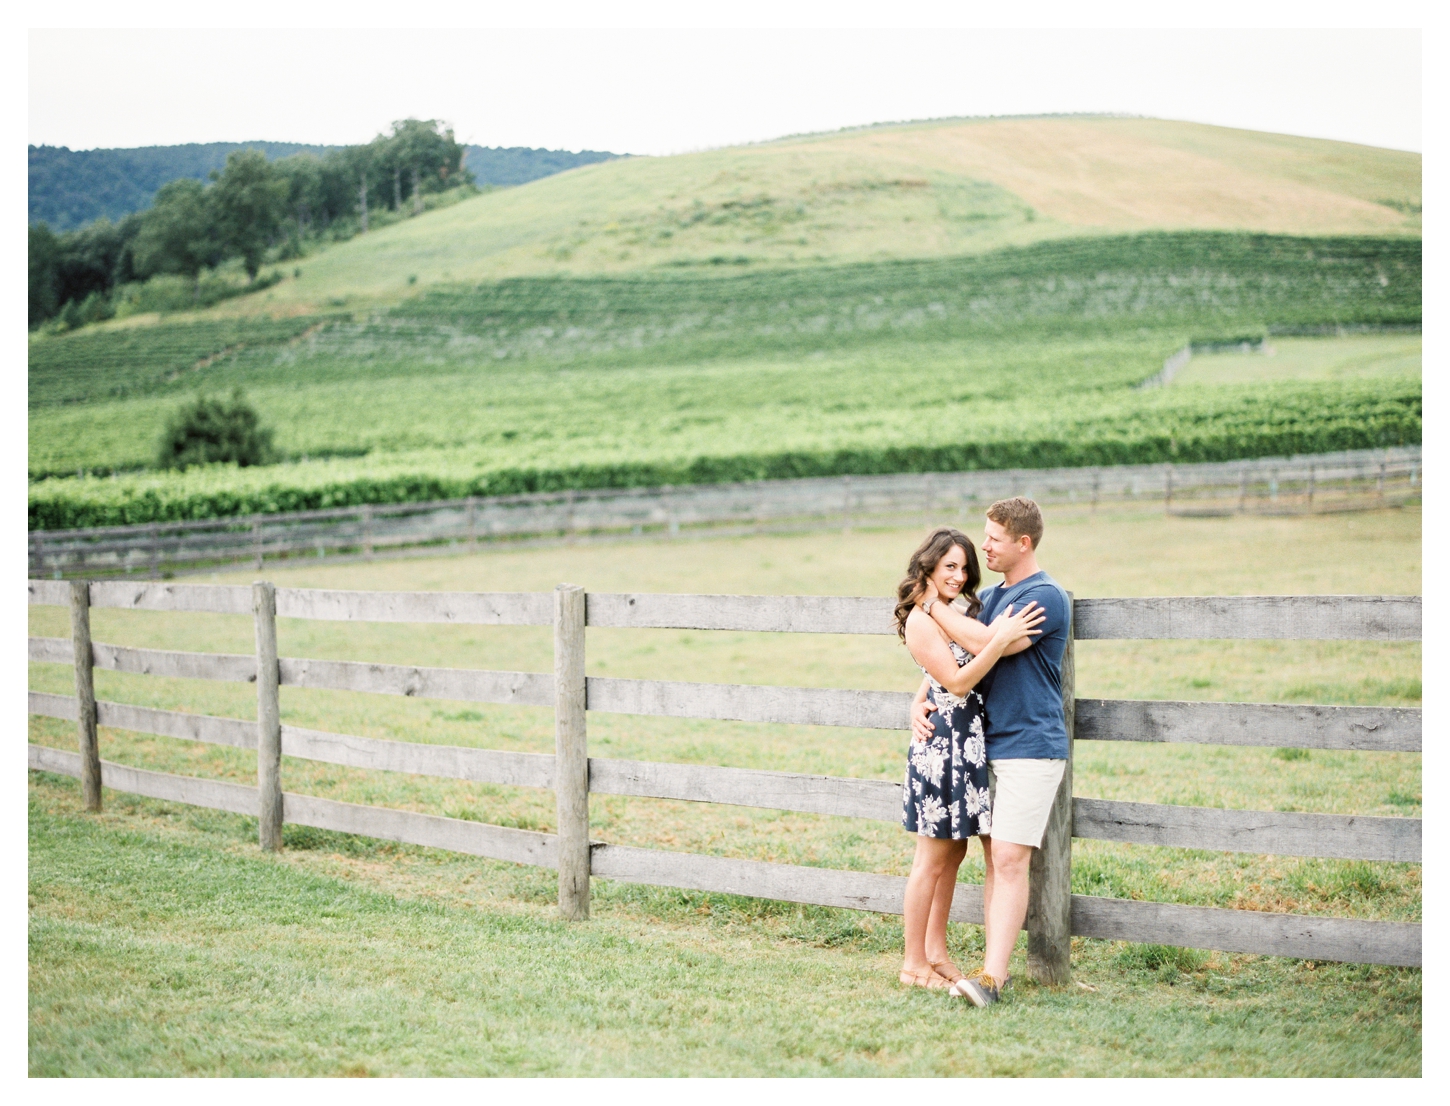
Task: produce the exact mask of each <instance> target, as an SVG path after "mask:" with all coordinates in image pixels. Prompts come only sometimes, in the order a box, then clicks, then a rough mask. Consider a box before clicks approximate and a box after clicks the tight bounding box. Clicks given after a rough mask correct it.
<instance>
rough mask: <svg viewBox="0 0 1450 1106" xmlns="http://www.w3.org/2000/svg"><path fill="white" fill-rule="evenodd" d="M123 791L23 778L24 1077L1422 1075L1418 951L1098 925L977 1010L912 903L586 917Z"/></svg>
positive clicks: (513, 875)
mask: <svg viewBox="0 0 1450 1106" xmlns="http://www.w3.org/2000/svg"><path fill="white" fill-rule="evenodd" d="M107 797H108V800H109V803H110V806H109V809H108V813H106V814H104V815H102V816H100V817H87V816H85V815H82V814H81V813H80V812H79V811H78V810H77V804H76V798H75V786H74V783H73V781H69V780H65V781H62V780H59V779H57V778H56V777H53V776H46V775H44V774H40V773H34V774H32V777H31V815H30V829H31V845H30V902H31V920H30V948H29V963H30V980H31V982H30V996H29V997H30V1033H29V1071H30V1074H31V1075H32V1076H55V1075H72V1076H78V1075H102V1076H117V1075H153V1076H154V1075H193V1076H195V1075H292V1076H299V1075H380V1076H381V1075H514V1076H517V1075H612V1076H622V1075H1240V1076H1242V1075H1281V1076H1282V1075H1320V1076H1323V1075H1418V1074H1419V1072H1420V1035H1419V1034H1420V1017H1421V1015H1420V973H1419V972H1415V971H1407V970H1396V969H1384V968H1364V967H1353V966H1340V965H1316V964H1308V963H1304V962H1297V961H1281V960H1269V959H1257V958H1252V957H1229V956H1222V955H1213V956H1204V955H1202V954H1192V953H1184V952H1181V951H1178V950H1173V951H1171V952H1165V951H1162V950H1155V949H1151V948H1150V949H1147V950H1140V949H1139V948H1138V947H1135V946H1131V945H1127V946H1124V945H1114V944H1110V943H1106V942H1093V941H1082V940H1079V941H1075V942H1074V945H1075V950H1074V951H1075V959H1076V966H1077V978H1078V979H1079V980H1080V981H1081V982H1083V983H1085V984H1086V985H1087V987H1091V988H1093V990H1091V991H1090V990H1087V989H1086V988H1083V987H1073V988H1069V989H1066V990H1063V991H1056V992H1054V991H1050V990H1047V989H1044V988H1040V987H1036V986H1033V985H1032V984H1031V983H1030V982H1027V981H1025V980H1023V981H1022V982H1020V983H1019V984H1017V987H1016V990H1015V991H1009V993H1008V996H1007V998H1006V1000H1005V1001H1004V1002H1003V1003H1002V1005H1001V1006H999V1007H997V1008H995V1009H993V1010H992V1011H990V1012H987V1013H985V1014H983V1013H981V1012H978V1011H975V1010H973V1009H972V1008H970V1007H967V1006H965V1005H964V1004H962V1003H951V1002H949V1000H944V999H942V998H941V997H940V996H939V995H928V994H922V993H912V992H904V991H902V990H901V989H899V988H898V987H897V986H896V985H895V984H894V977H895V960H896V957H897V955H898V953H897V946H898V945H899V941H900V929H899V925H898V924H897V923H896V922H895V921H894V920H892V919H887V918H877V917H871V916H861V915H855V914H851V913H849V912H846V911H835V910H827V909H820V908H801V907H792V906H788V905H785V904H775V903H763V902H760V901H758V900H747V899H739V898H735V897H733V896H727V895H703V894H695V893H679V892H671V891H666V890H659V889H650V888H636V887H630V886H627V885H621V884H612V883H608V882H605V881H598V886H597V889H596V892H595V896H594V910H593V918H592V919H591V920H590V921H589V922H587V923H582V924H573V925H571V924H566V923H562V922H559V921H558V920H557V919H556V917H555V915H554V911H553V908H552V905H551V902H550V900H551V899H552V897H553V886H552V882H553V881H552V878H551V875H550V873H546V872H540V871H537V870H527V869H519V868H516V867H513V866H511V865H505V864H499V863H493V862H489V861H479V860H477V859H475V858H462V857H457V856H450V855H448V854H442V853H438V852H434V851H431V850H424V849H417V848H411V847H406V846H395V845H389V844H386V843H381V842H371V841H365V840H362V839H358V838H347V837H343V836H342V835H336V834H320V833H317V832H315V831H312V832H306V831H304V832H297V831H296V830H295V829H294V830H289V834H288V840H287V844H288V848H287V850H286V851H285V852H284V853H283V854H282V855H281V856H280V857H271V856H264V855H261V854H260V853H259V852H258V851H257V849H256V848H255V846H254V845H253V844H251V843H250V840H249V839H250V838H251V837H252V836H253V834H254V832H255V823H254V822H252V821H251V820H250V819H246V818H240V817H236V816H232V815H221V814H216V813H214V812H210V811H199V810H196V809H193V808H186V807H181V806H177V805H174V804H163V803H157V802H152V801H148V800H138V799H135V798H131V797H127V796H121V795H116V794H114V793H108V795H107ZM974 934H975V931H974V930H971V931H969V930H968V928H967V927H960V931H959V932H956V933H954V934H953V945H954V951H955V953H956V955H957V956H959V957H961V958H962V959H968V958H970V957H971V956H972V955H973V954H976V955H980V949H979V948H978V947H976V946H977V944H978V942H977V941H975V939H974ZM359 953H362V955H359ZM944 1045H945V1046H946V1047H943V1046H944Z"/></svg>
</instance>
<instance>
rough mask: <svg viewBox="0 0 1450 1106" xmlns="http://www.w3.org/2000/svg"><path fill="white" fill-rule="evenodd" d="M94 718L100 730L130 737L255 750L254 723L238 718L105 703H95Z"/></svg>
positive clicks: (255, 727) (101, 700)
mask: <svg viewBox="0 0 1450 1106" xmlns="http://www.w3.org/2000/svg"><path fill="white" fill-rule="evenodd" d="M96 715H97V720H98V721H99V722H100V724H101V725H102V726H110V727H111V728H112V729H117V730H130V731H131V732H132V733H154V734H160V735H161V736H162V737H178V738H181V739H182V740H184V741H204V742H206V743H207V744H209V745H231V746H232V747H234V748H237V749H255V748H256V747H257V723H256V722H247V721H243V720H242V719H240V718H218V717H216V716H214V715H210V714H187V713H185V712H184V711H179V710H158V709H157V708H155V707H137V706H133V705H132V704H130V703H110V702H107V701H106V700H104V699H99V700H97V701H96Z"/></svg>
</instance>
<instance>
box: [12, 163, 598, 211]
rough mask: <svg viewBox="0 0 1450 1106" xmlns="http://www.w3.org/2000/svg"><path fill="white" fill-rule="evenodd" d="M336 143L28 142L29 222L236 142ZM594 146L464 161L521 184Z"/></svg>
mask: <svg viewBox="0 0 1450 1106" xmlns="http://www.w3.org/2000/svg"><path fill="white" fill-rule="evenodd" d="M339 148H340V147H337V146H308V145H305V144H302V143H297V142H207V143H198V142H192V143H188V144H186V145H183V146H140V147H136V148H134V149H105V150H71V149H69V148H67V147H65V146H31V147H29V161H30V166H29V168H30V180H29V184H30V194H29V222H30V223H31V224H35V223H46V224H48V225H49V226H50V228H51V229H52V230H57V231H64V230H74V229H75V228H76V227H79V226H83V225H84V224H86V223H89V222H91V221H92V220H94V219H99V218H102V217H104V218H107V219H110V220H112V221H115V220H118V219H121V218H124V217H125V216H127V215H129V214H131V213H132V212H133V211H143V210H145V209H146V208H148V207H150V206H151V199H152V197H153V196H154V195H155V194H156V190H157V189H158V188H160V187H161V186H162V185H163V184H165V183H166V182H167V181H171V180H177V179H178V178H181V177H193V178H195V179H197V180H205V179H206V176H207V174H208V173H210V172H211V171H212V170H213V169H220V168H221V167H222V166H224V165H225V164H226V161H227V155H228V154H230V153H231V152H233V151H234V150H261V151H262V152H263V153H265V154H266V155H267V157H268V158H269V159H272V158H279V157H288V156H290V155H292V154H296V153H303V152H308V153H314V154H317V155H319V156H320V155H322V154H325V153H326V152H327V151H329V150H334V149H339ZM618 156H620V155H618V154H612V153H608V152H605V151H600V150H581V151H579V152H578V153H571V152H570V151H568V150H545V149H531V148H529V147H525V146H513V147H489V146H470V147H468V156H467V158H466V159H465V161H464V167H465V168H466V169H468V170H469V171H471V172H472V173H473V175H474V177H475V178H476V179H477V181H478V183H479V184H491V185H495V186H500V187H502V186H507V185H514V184H525V183H527V182H528V181H531V180H538V179H539V178H540V177H547V176H551V175H553V174H554V173H559V172H563V171H564V170H565V169H573V168H574V167H576V166H579V165H590V164H593V163H594V162H597V161H608V160H609V159H611V158H614V157H618Z"/></svg>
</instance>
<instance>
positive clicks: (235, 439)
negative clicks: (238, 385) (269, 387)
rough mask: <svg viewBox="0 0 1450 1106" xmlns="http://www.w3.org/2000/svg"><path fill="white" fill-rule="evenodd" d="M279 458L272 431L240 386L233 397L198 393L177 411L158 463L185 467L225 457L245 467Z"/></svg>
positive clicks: (227, 460)
mask: <svg viewBox="0 0 1450 1106" xmlns="http://www.w3.org/2000/svg"><path fill="white" fill-rule="evenodd" d="M275 459H276V451H275V450H274V449H273V448H272V431H271V430H269V429H267V428H265V427H263V426H262V421H261V419H260V418H259V417H258V415H257V412H256V411H255V410H254V409H253V408H252V406H251V404H249V403H248V402H247V401H246V399H245V398H243V396H242V393H241V390H240V389H238V390H237V391H234V392H233V393H232V396H231V399H230V400H223V399H212V398H211V397H209V396H197V398H196V399H195V400H194V401H192V402H191V403H189V404H187V405H186V406H184V407H182V408H181V409H180V410H179V411H177V412H176V414H175V415H174V416H173V417H172V419H171V420H170V421H169V422H168V423H167V425H166V432H165V433H164V434H163V435H162V436H161V448H160V451H159V453H158V456H157V464H158V465H160V467H161V468H168V469H185V468H190V467H191V466H192V465H208V464H213V463H215V462H217V461H222V462H227V463H229V464H234V465H237V466H239V467H242V468H245V467H247V466H248V465H265V464H267V463H268V462H270V461H273V460H275Z"/></svg>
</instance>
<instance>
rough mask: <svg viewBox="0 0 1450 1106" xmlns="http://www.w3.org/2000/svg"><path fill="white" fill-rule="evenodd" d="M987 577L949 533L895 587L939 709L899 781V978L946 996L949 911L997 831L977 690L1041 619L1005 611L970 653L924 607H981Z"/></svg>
mask: <svg viewBox="0 0 1450 1106" xmlns="http://www.w3.org/2000/svg"><path fill="white" fill-rule="evenodd" d="M981 580H982V572H981V569H980V568H978V567H977V551H976V548H975V547H974V546H973V545H972V542H971V539H970V538H968V537H967V536H966V535H965V534H963V533H962V532H961V531H959V530H952V529H949V528H946V527H943V528H941V529H938V530H935V531H933V532H932V534H931V536H930V537H928V538H927V539H926V541H924V542H923V543H922V544H921V547H920V548H919V549H917V551H916V552H915V553H913V554H912V555H911V561H910V562H909V563H908V565H907V568H906V577H905V579H903V580H902V581H901V584H900V585H899V586H898V587H897V589H896V599H897V602H896V632H897V633H898V634H899V635H900V637H901V639H902V640H903V641H904V642H905V643H906V647H907V649H909V650H910V651H911V656H912V658H913V659H914V660H915V661H916V663H917V664H918V665H920V666H921V670H922V671H923V672H925V673H926V675H927V678H928V680H929V681H930V685H931V690H930V691H929V693H928V694H929V696H930V698H931V701H932V703H933V705H934V706H935V708H936V709H935V711H934V712H933V714H932V716H931V717H932V720H933V723H934V725H935V728H934V731H933V733H932V736H931V738H930V740H927V741H917V740H915V738H913V739H912V741H911V744H910V746H909V748H908V751H907V762H906V780H905V782H904V783H903V784H902V807H903V810H902V819H901V824H902V825H903V826H904V827H905V828H906V829H907V830H908V831H910V832H913V833H915V834H916V835H917V836H916V855H915V857H914V858H913V859H912V862H911V876H910V878H908V879H907V881H906V901H905V904H904V909H903V911H902V913H903V914H904V915H905V921H906V927H905V928H906V957H905V960H904V961H903V963H902V967H901V976H900V979H901V982H902V983H905V984H909V985H912V986H917V987H929V988H932V989H933V990H943V991H944V990H948V989H950V987H951V985H952V984H953V983H955V982H956V981H957V980H959V979H962V978H963V975H962V973H961V971H960V970H958V968H957V966H956V965H955V964H953V963H952V962H951V959H950V957H949V956H948V955H947V915H948V913H949V912H950V911H951V906H952V893H953V892H954V891H955V890H956V886H957V869H958V868H959V867H960V866H961V863H962V860H963V858H964V857H965V856H966V855H967V841H968V840H969V839H970V838H971V837H973V836H974V835H976V834H990V833H991V832H992V811H991V807H990V805H989V802H988V792H987V750H986V736H985V734H984V732H983V729H982V697H981V695H980V694H979V693H978V692H976V691H975V690H973V689H974V688H975V687H976V685H977V683H978V682H979V681H980V680H981V679H982V677H983V676H985V675H986V674H987V672H988V671H990V670H991V668H992V666H993V665H994V664H996V663H997V661H998V659H999V658H1000V657H1001V656H1002V652H1003V650H1004V649H1006V648H1007V647H1008V646H1010V645H1012V644H1013V643H1014V642H1017V641H1020V640H1022V639H1023V638H1025V637H1030V636H1031V635H1033V634H1035V633H1039V632H1040V631H1038V630H1036V629H1034V627H1036V626H1037V624H1038V623H1039V622H1041V621H1042V618H1043V615H1042V612H1041V611H1040V610H1038V609H1036V605H1035V604H1028V606H1027V607H1026V608H1024V609H1023V611H1022V612H1021V613H1020V614H1016V615H1014V614H1013V613H1012V608H1011V607H1008V608H1007V609H1006V610H1005V611H1004V612H1003V613H1002V614H1001V615H1000V616H999V617H998V618H997V620H996V621H995V622H994V623H993V624H992V626H991V630H992V631H993V632H992V636H991V639H990V640H989V641H988V643H987V645H986V646H985V647H984V648H983V649H982V651H981V652H980V653H979V654H978V655H977V656H976V657H972V656H971V655H970V654H969V653H967V651H966V650H965V649H963V648H962V647H961V646H960V645H958V644H957V643H956V642H954V641H952V640H950V639H949V638H948V637H947V636H946V634H945V633H943V632H942V630H941V628H940V627H938V626H937V624H936V623H935V622H934V621H933V620H932V619H931V617H930V615H929V613H928V611H929V610H930V603H933V602H943V603H950V602H952V601H953V600H955V599H957V598H958V597H959V596H960V597H961V598H963V599H965V601H966V604H967V611H968V613H969V614H973V615H975V614H976V613H977V611H978V610H979V609H980V608H981V604H980V603H979V602H978V601H977V585H978V584H979V583H981Z"/></svg>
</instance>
